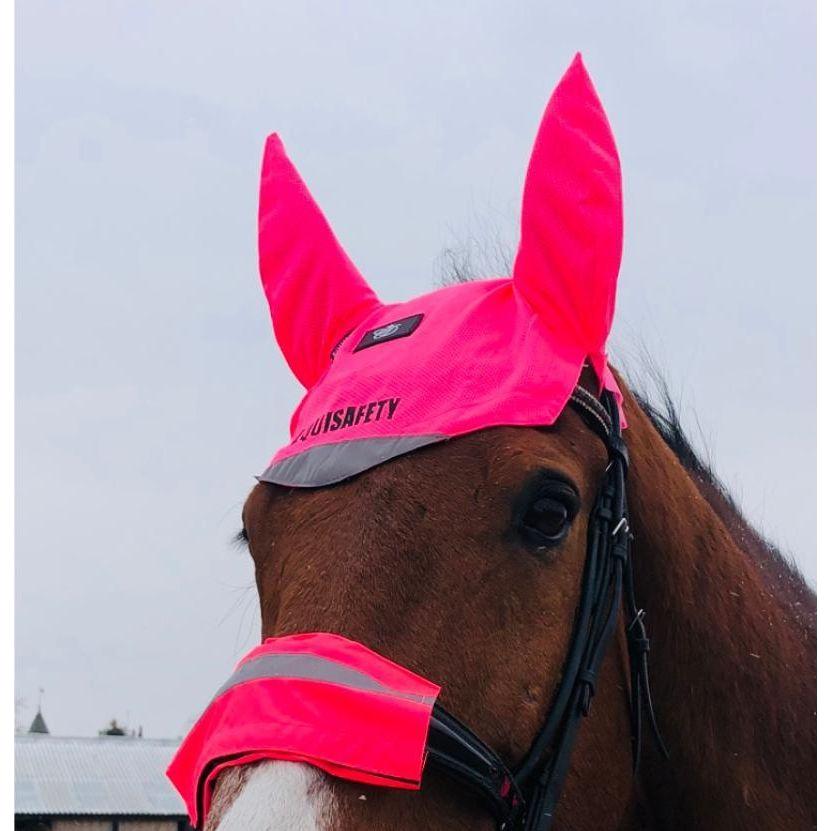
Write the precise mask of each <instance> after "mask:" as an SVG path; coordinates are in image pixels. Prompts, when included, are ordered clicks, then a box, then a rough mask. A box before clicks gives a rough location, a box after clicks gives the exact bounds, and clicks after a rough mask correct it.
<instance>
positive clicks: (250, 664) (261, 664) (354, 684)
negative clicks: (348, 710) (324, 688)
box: [214, 652, 425, 701]
mask: <svg viewBox="0 0 831 831" xmlns="http://www.w3.org/2000/svg"><path fill="white" fill-rule="evenodd" d="M265 678H294V679H297V680H299V681H326V682H328V683H330V684H338V685H340V686H341V687H351V688H352V689H353V690H366V691H367V692H380V693H387V694H390V695H394V696H396V697H397V698H407V699H409V700H410V701H424V700H425V696H423V695H417V694H415V693H405V692H399V691H398V690H394V689H393V688H392V687H387V686H385V685H384V684H382V683H381V682H380V681H376V680H375V678H373V677H372V676H371V675H367V674H366V673H365V672H361V671H360V670H359V669H354V668H353V667H347V666H344V665H343V664H339V663H337V662H336V661H331V660H329V659H328V658H322V657H320V656H319V655H312V654H310V653H307V652H304V653H299V654H283V655H260V656H259V657H258V658H253V659H252V660H250V661H246V662H245V663H244V664H243V665H242V666H241V667H240V668H239V669H238V670H237V671H236V672H235V673H234V674H233V675H232V676H231V677H230V678H229V679H228V680H227V681H226V682H225V683H224V684H223V685H222V686H221V687H220V688H219V689H218V690H217V692H216V695H215V696H214V699H217V698H219V696H221V695H222V694H223V693H226V692H228V690H230V689H231V687H236V686H237V685H238V684H243V683H245V682H246V681H256V680H261V679H265Z"/></svg>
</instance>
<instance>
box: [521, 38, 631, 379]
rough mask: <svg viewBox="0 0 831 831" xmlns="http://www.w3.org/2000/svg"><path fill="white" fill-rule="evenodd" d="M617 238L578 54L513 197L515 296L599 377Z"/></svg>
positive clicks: (615, 187)
mask: <svg viewBox="0 0 831 831" xmlns="http://www.w3.org/2000/svg"><path fill="white" fill-rule="evenodd" d="M622 239H623V212H622V207H621V179H620V160H619V159H618V154H617V149H616V148H615V140H614V138H613V136H612V130H611V128H610V127H609V122H608V121H607V120H606V114H605V113H604V112H603V107H602V105H601V103H600V99H599V98H598V97H597V92H596V91H595V89H594V86H593V85H592V82H591V79H590V78H589V75H588V73H587V72H586V69H585V67H584V66H583V61H582V58H581V57H580V55H579V53H578V54H577V55H576V56H575V58H574V60H573V61H572V64H571V66H570V67H569V68H568V70H567V71H566V73H565V75H564V76H563V78H562V80H561V81H560V83H559V84H558V85H557V88H556V89H555V90H554V94H553V95H552V96H551V100H550V101H549V102H548V106H547V107H546V110H545V114H544V115H543V119H542V124H541V125H540V128H539V132H538V134H537V139H536V141H535V143H534V149H533V152H532V154H531V161H530V163H529V166H528V173H527V176H526V180H525V191H524V193H523V198H522V222H521V239H520V245H519V251H518V253H517V258H516V262H515V264H514V283H515V287H516V290H517V291H518V293H519V294H520V295H521V296H522V297H523V298H524V299H525V300H526V301H527V302H528V303H529V304H530V305H531V307H532V308H533V309H534V310H535V311H536V312H537V314H538V315H539V316H540V317H541V318H542V319H543V320H544V321H545V323H546V324H547V325H549V326H550V327H551V328H552V329H554V330H555V331H557V332H558V333H559V334H561V335H562V336H563V337H564V338H566V339H568V340H569V342H570V343H572V344H573V345H574V346H577V347H579V348H581V349H583V350H584V351H585V352H586V354H588V355H589V356H590V357H591V358H592V363H593V364H595V368H596V369H598V370H599V371H602V370H601V369H600V367H601V365H602V366H604V367H605V344H606V338H607V336H608V334H609V329H610V328H611V325H612V316H613V314H614V308H615V288H616V285H617V275H618V269H619V267H620V257H621V247H622Z"/></svg>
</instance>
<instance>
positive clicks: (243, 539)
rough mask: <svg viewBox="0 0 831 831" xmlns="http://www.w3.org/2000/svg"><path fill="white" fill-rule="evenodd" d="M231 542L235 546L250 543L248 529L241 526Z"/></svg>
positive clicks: (243, 546)
mask: <svg viewBox="0 0 831 831" xmlns="http://www.w3.org/2000/svg"><path fill="white" fill-rule="evenodd" d="M231 544H232V545H234V546H238V547H240V548H245V547H247V545H248V531H246V530H245V528H244V527H243V528H240V529H239V531H237V533H236V534H234V536H233V539H232V540H231Z"/></svg>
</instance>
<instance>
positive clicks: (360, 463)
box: [257, 433, 447, 488]
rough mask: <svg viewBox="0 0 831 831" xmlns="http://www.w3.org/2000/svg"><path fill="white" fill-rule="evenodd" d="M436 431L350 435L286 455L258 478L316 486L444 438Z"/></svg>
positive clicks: (308, 486) (345, 477) (352, 474)
mask: <svg viewBox="0 0 831 831" xmlns="http://www.w3.org/2000/svg"><path fill="white" fill-rule="evenodd" d="M446 438H447V436H443V435H441V434H438V433H434V434H432V435H426V436H396V437H391V438H386V439H352V441H341V442H337V443H336V444H322V445H319V446H318V447H311V448H309V449H308V450H304V451H303V452H301V453H298V454H297V455H296V456H290V457H289V458H288V459H283V460H281V461H279V462H277V464H274V465H272V466H271V467H269V468H268V469H267V470H266V471H265V473H263V475H262V476H258V477H257V478H258V479H259V480H260V482H271V483H272V484H275V485H286V486H289V487H295V488H318V487H321V486H323V485H334V484H335V482H342V481H343V480H344V479H348V478H349V477H350V476H355V475H357V474H358V473H363V472H364V471H365V470H369V468H371V467H375V466H376V465H380V464H381V463H382V462H387V461H389V460H390V459H394V458H395V457H396V456H403V455H404V454H405V453H410V452H411V451H413V450H417V449H418V448H419V447H425V446H426V445H428V444H435V443H436V442H439V441H444V439H446Z"/></svg>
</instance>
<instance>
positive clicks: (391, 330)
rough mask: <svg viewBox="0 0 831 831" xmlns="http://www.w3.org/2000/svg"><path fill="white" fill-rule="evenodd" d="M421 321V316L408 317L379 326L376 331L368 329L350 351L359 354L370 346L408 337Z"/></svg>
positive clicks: (422, 316)
mask: <svg viewBox="0 0 831 831" xmlns="http://www.w3.org/2000/svg"><path fill="white" fill-rule="evenodd" d="M423 319H424V315H423V314H420V315H411V316H410V317H405V318H402V319H401V320H396V321H394V322H392V323H387V324H386V325H384V326H379V327H378V328H377V329H370V330H369V331H368V332H367V333H366V334H365V335H364V336H363V337H362V338H361V340H360V342H359V343H358V345H357V346H356V347H355V348H354V349H353V350H352V351H353V352H360V351H361V350H362V349H368V348H369V347H370V346H378V344H381V343H386V342H387V341H391V340H397V339H398V338H406V337H409V336H410V335H412V333H413V332H415V330H416V329H417V328H418V325H419V323H421V321H422V320H423Z"/></svg>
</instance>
